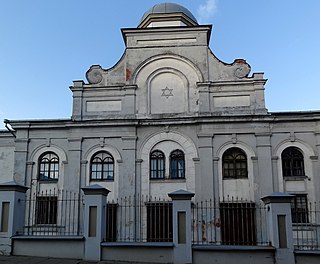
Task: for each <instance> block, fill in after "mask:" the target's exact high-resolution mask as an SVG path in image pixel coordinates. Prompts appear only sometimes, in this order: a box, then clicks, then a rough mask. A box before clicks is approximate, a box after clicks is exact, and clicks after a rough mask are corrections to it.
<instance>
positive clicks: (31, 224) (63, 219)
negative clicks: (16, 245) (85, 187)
mask: <svg viewBox="0 0 320 264" xmlns="http://www.w3.org/2000/svg"><path fill="white" fill-rule="evenodd" d="M24 202H25V204H26V216H25V226H23V227H21V232H19V234H20V235H28V236H77V235H82V234H83V232H82V230H83V228H82V226H81V224H82V223H83V219H82V218H83V216H82V213H83V210H82V208H80V207H81V206H82V205H83V199H82V196H81V195H80V194H79V193H74V192H70V191H66V190H58V191H57V190H55V189H53V190H51V189H50V190H44V191H41V192H40V191H38V192H33V193H30V194H28V195H26V198H25V200H24Z"/></svg>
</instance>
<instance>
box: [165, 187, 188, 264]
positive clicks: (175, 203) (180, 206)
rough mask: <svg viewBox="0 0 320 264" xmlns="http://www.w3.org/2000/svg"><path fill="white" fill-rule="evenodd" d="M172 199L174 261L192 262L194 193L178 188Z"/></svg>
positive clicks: (172, 194)
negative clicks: (192, 200)
mask: <svg viewBox="0 0 320 264" xmlns="http://www.w3.org/2000/svg"><path fill="white" fill-rule="evenodd" d="M168 196H169V197H170V198H171V199H172V218H173V219H172V220H173V244H174V249H173V256H174V257H173V258H174V263H175V264H179V263H192V230H191V218H192V214H191V198H192V197H193V196H194V193H191V192H188V191H184V190H178V191H175V192H172V193H169V194H168Z"/></svg>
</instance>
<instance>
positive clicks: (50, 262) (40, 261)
mask: <svg viewBox="0 0 320 264" xmlns="http://www.w3.org/2000/svg"><path fill="white" fill-rule="evenodd" d="M9 263H10V264H11V263H12V264H129V263H131V262H118V261H115V262H113V261H84V260H80V259H57V258H40V257H23V256H2V255H0V264H9ZM134 263H136V264H137V262H134Z"/></svg>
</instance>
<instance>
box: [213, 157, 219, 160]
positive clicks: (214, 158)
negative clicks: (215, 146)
mask: <svg viewBox="0 0 320 264" xmlns="http://www.w3.org/2000/svg"><path fill="white" fill-rule="evenodd" d="M219 159H220V158H219V157H213V159H212V160H213V161H219Z"/></svg>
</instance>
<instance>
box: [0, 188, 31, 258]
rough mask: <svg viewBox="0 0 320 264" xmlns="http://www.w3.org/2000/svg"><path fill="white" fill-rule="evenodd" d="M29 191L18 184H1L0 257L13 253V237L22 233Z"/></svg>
mask: <svg viewBox="0 0 320 264" xmlns="http://www.w3.org/2000/svg"><path fill="white" fill-rule="evenodd" d="M28 189H29V188H28V187H25V186H23V185H19V184H17V183H16V182H7V183H2V184H0V255H9V254H10V253H12V237H13V236H15V235H17V234H18V233H19V231H20V230H21V231H22V228H23V226H24V216H25V202H24V200H25V193H26V191H27V190H28Z"/></svg>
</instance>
